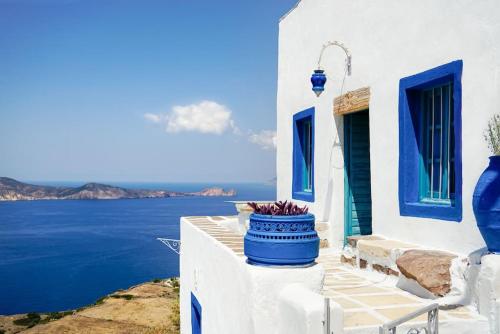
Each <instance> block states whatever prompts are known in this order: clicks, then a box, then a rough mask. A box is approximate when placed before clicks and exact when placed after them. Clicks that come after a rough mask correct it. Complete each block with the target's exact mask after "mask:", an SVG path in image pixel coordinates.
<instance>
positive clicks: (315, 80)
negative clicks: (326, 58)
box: [311, 41, 352, 97]
mask: <svg viewBox="0 0 500 334" xmlns="http://www.w3.org/2000/svg"><path fill="white" fill-rule="evenodd" d="M332 45H335V46H338V47H340V48H341V49H342V50H344V52H345V54H346V56H347V58H346V66H347V75H351V59H352V56H351V52H350V51H349V49H348V48H346V47H345V46H344V44H342V43H340V42H337V41H333V42H328V43H326V44H325V45H323V48H322V49H321V53H320V54H319V59H318V69H316V70H314V73H313V74H312V76H311V83H312V85H313V87H312V90H313V92H314V93H315V94H316V96H318V97H319V96H320V95H321V93H323V91H324V90H325V83H326V75H325V71H324V70H323V69H322V68H321V59H322V58H323V52H325V49H326V48H328V47H330V46H332Z"/></svg>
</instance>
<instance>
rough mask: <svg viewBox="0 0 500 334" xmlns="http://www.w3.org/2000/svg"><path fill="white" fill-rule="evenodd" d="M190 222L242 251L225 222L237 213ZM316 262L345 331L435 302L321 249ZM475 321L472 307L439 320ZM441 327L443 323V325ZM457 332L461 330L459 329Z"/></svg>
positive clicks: (239, 253)
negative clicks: (340, 309)
mask: <svg viewBox="0 0 500 334" xmlns="http://www.w3.org/2000/svg"><path fill="white" fill-rule="evenodd" d="M184 218H185V219H186V220H187V221H188V222H190V223H191V224H193V225H195V226H196V227H198V228H199V229H201V230H203V231H205V232H206V233H207V234H208V235H210V236H211V237H213V238H215V239H217V240H218V241H219V242H221V243H222V244H224V245H225V246H227V247H229V248H230V249H231V250H233V252H234V253H235V254H236V255H237V256H239V257H244V254H243V236H241V235H239V234H237V233H234V232H232V231H231V230H230V229H229V228H227V227H224V225H225V224H229V223H230V222H235V221H236V220H237V217H236V216H226V217H223V216H201V217H184ZM317 262H318V263H319V264H321V265H323V267H324V268H325V273H326V275H325V281H324V286H323V290H322V294H323V295H324V296H326V297H329V298H331V299H332V300H333V301H335V302H336V303H338V304H339V305H340V306H341V307H342V308H343V309H344V329H345V331H346V333H350V332H351V333H354V332H360V331H359V330H363V329H366V330H370V329H372V330H371V331H370V332H373V333H378V330H377V331H373V330H376V329H377V328H378V327H379V326H380V325H382V324H384V323H386V322H389V321H391V320H395V319H397V318H400V317H402V316H404V315H406V314H408V313H411V312H413V311H416V310H418V309H420V308H422V307H424V306H426V305H428V304H429V303H432V301H430V300H428V299H422V298H419V297H416V296H414V295H412V294H410V293H408V292H406V291H403V290H401V289H399V288H397V287H395V280H394V278H393V277H389V276H385V275H382V274H375V273H371V272H367V271H366V270H360V269H355V268H353V267H352V266H349V265H346V264H342V263H340V255H339V254H337V253H331V252H328V251H325V252H321V254H320V256H319V257H318V259H317ZM426 319H427V316H426V315H423V316H421V317H419V318H417V319H416V320H415V321H414V322H413V323H415V324H418V323H423V322H426ZM455 321H457V322H459V323H460V322H464V321H465V322H469V323H470V322H476V321H482V322H484V321H485V319H484V318H483V317H481V316H479V315H478V314H477V313H476V312H475V311H474V310H473V309H471V308H468V307H460V308H457V309H454V310H447V311H443V310H440V311H439V322H440V324H442V323H444V322H455ZM440 327H441V326H440ZM457 333H458V332H457Z"/></svg>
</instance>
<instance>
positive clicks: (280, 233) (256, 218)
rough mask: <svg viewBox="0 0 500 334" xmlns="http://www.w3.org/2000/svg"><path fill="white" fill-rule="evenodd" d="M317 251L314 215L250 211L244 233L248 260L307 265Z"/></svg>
mask: <svg viewBox="0 0 500 334" xmlns="http://www.w3.org/2000/svg"><path fill="white" fill-rule="evenodd" d="M318 252H319V238H318V234H317V233H316V231H315V229H314V215H312V214H305V215H297V216H271V215H261V214H256V213H252V214H251V215H250V228H249V229H248V231H247V233H246V235H245V255H246V256H247V258H248V262H249V263H252V264H258V265H273V266H279V265H308V264H311V263H313V262H314V259H316V258H317V257H318Z"/></svg>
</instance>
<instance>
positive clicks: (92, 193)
mask: <svg viewBox="0 0 500 334" xmlns="http://www.w3.org/2000/svg"><path fill="white" fill-rule="evenodd" d="M235 195H236V191H235V190H234V189H230V190H227V191H226V190H224V189H222V188H219V187H213V188H207V189H203V190H201V191H198V192H178V191H168V190H147V189H127V188H121V187H116V186H110V185H107V184H100V183H87V184H84V185H83V186H81V187H53V186H41V185H34V184H28V183H23V182H20V181H17V180H14V179H11V178H8V177H0V201H19V200H25V201H26V200H50V199H52V200H71V199H80V200H81V199H84V200H98V199H138V198H167V197H175V196H235Z"/></svg>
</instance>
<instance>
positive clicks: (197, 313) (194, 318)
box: [191, 292, 201, 334]
mask: <svg viewBox="0 0 500 334" xmlns="http://www.w3.org/2000/svg"><path fill="white" fill-rule="evenodd" d="M191 333H192V334H201V305H200V303H199V302H198V299H196V296H195V295H194V294H193V293H192V292H191Z"/></svg>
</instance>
